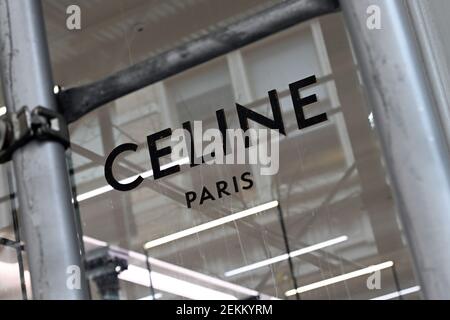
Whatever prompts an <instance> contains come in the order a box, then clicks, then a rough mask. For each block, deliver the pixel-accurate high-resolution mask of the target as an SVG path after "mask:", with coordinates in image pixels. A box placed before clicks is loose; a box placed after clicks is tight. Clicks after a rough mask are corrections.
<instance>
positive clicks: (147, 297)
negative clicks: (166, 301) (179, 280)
mask: <svg viewBox="0 0 450 320" xmlns="http://www.w3.org/2000/svg"><path fill="white" fill-rule="evenodd" d="M161 297H162V293H159V292H158V293H155V295H154V296H153V295H149V296H146V297H143V298H139V299H138V300H158V299H161Z"/></svg>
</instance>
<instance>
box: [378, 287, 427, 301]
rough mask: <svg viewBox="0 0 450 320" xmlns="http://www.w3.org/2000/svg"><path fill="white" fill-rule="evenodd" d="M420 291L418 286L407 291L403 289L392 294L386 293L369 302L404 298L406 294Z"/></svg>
mask: <svg viewBox="0 0 450 320" xmlns="http://www.w3.org/2000/svg"><path fill="white" fill-rule="evenodd" d="M418 291H420V287H419V286H415V287H411V288H407V289H403V290H400V291H396V292H392V293H388V294H385V295H382V296H379V297H376V298H373V299H370V300H390V299H394V298H398V297H400V296H405V295H407V294H411V293H414V292H418Z"/></svg>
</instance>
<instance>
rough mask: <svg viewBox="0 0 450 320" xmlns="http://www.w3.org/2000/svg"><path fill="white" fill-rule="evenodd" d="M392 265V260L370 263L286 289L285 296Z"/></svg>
mask: <svg viewBox="0 0 450 320" xmlns="http://www.w3.org/2000/svg"><path fill="white" fill-rule="evenodd" d="M393 265H394V263H393V262H392V261H387V262H383V263H380V264H376V265H372V266H369V267H367V268H363V269H360V270H356V271H353V272H349V273H346V274H341V275H340V276H337V277H333V278H329V279H325V280H322V281H319V282H314V283H311V284H308V285H306V286H302V287H299V288H297V289H292V290H288V291H286V292H285V295H286V296H287V297H289V296H293V295H294V294H295V293H296V292H297V293H302V292H306V291H310V290H314V289H317V288H321V287H325V286H328V285H331V284H334V283H337V282H341V281H345V280H348V279H351V278H356V277H360V276H363V275H365V274H370V273H373V272H375V271H378V270H383V269H386V268H390V267H392V266H393Z"/></svg>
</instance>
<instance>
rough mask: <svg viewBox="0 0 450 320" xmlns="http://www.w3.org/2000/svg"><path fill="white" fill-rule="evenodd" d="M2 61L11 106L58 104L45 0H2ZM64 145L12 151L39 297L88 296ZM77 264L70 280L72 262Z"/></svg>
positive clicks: (51, 106)
mask: <svg viewBox="0 0 450 320" xmlns="http://www.w3.org/2000/svg"><path fill="white" fill-rule="evenodd" d="M0 62H1V70H2V73H1V76H2V85H3V92H4V95H5V100H6V105H7V107H8V110H9V112H11V111H18V110H19V109H20V108H21V107H22V106H25V105H26V106H28V107H29V108H30V109H33V108H35V107H36V106H38V105H41V106H43V107H45V108H49V109H53V110H56V101H55V97H54V95H53V81H52V77H51V67H50V61H49V54H48V48H47V41H46V36H45V26H44V21H43V17H42V8H41V3H40V1H37V0H21V1H17V0H4V1H0ZM64 155H65V150H64V147H63V146H62V145H61V144H59V143H57V142H50V141H48V142H38V141H32V142H30V143H28V144H27V145H25V146H24V147H23V148H21V149H19V150H17V151H16V152H14V154H13V160H12V161H13V165H14V171H15V176H16V182H17V194H18V198H19V220H20V223H21V231H22V232H23V233H24V238H25V249H26V252H27V256H28V264H29V268H30V273H31V282H32V289H33V298H34V299H85V298H87V297H88V296H87V294H86V286H85V278H84V273H83V269H84V268H83V264H82V258H81V254H80V246H79V242H78V241H77V232H76V229H75V220H74V211H73V207H72V202H71V201H72V197H71V193H70V184H69V177H68V170H67V166H66V161H65V156H64ZM71 266H72V267H73V266H78V267H79V268H80V269H79V271H80V273H79V274H78V273H74V274H73V275H74V277H77V276H79V279H78V280H79V283H80V287H79V289H77V282H76V281H75V280H77V279H76V278H74V283H73V284H74V286H73V287H72V286H68V279H69V278H68V277H69V276H70V274H68V273H67V272H68V271H69V270H71V269H68V267H71Z"/></svg>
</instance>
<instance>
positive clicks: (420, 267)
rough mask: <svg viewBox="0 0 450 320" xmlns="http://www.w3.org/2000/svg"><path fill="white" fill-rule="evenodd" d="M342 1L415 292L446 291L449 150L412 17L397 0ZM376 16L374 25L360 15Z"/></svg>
mask: <svg viewBox="0 0 450 320" xmlns="http://www.w3.org/2000/svg"><path fill="white" fill-rule="evenodd" d="M341 9H342V11H343V13H344V16H345V19H346V22H347V27H348V30H349V33H350V36H351V40H352V43H353V45H354V49H355V53H356V56H357V60H358V66H359V69H360V71H361V74H362V77H363V79H364V86H365V90H366V92H367V95H368V97H369V100H370V103H371V106H372V108H373V114H374V120H375V123H376V128H377V130H378V133H379V136H380V139H381V144H382V148H383V151H384V152H383V153H384V156H385V159H386V164H387V167H388V171H389V173H390V177H391V180H392V185H393V189H394V195H395V197H396V200H397V204H398V207H399V211H400V215H401V218H402V222H403V225H404V227H405V230H406V234H407V236H408V239H409V244H410V246H411V250H412V254H413V257H414V261H415V266H416V273H417V276H418V278H419V281H420V283H421V289H422V292H423V293H424V297H425V298H428V299H449V298H450V290H448V288H449V287H450V268H449V265H450V252H449V250H448V248H449V247H450V170H449V150H448V146H447V144H446V141H445V136H444V132H443V128H442V126H441V123H440V121H439V118H438V113H437V110H436V109H435V108H436V102H435V98H434V96H433V94H432V91H431V88H430V83H429V80H428V78H427V72H426V69H425V66H424V63H423V59H422V56H421V52H420V48H419V46H418V44H417V41H416V37H415V32H414V25H413V23H412V21H411V18H410V16H409V12H408V9H407V7H406V4H405V2H404V1H392V0H342V1H341ZM377 14H378V15H379V16H378V17H376V16H373V15H377ZM370 16H372V18H371V17H370ZM377 18H380V21H381V24H380V27H381V28H379V29H378V28H376V27H375V28H372V27H371V24H370V22H369V24H368V23H367V21H368V19H377ZM372 26H373V24H372ZM400 280H401V279H400Z"/></svg>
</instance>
